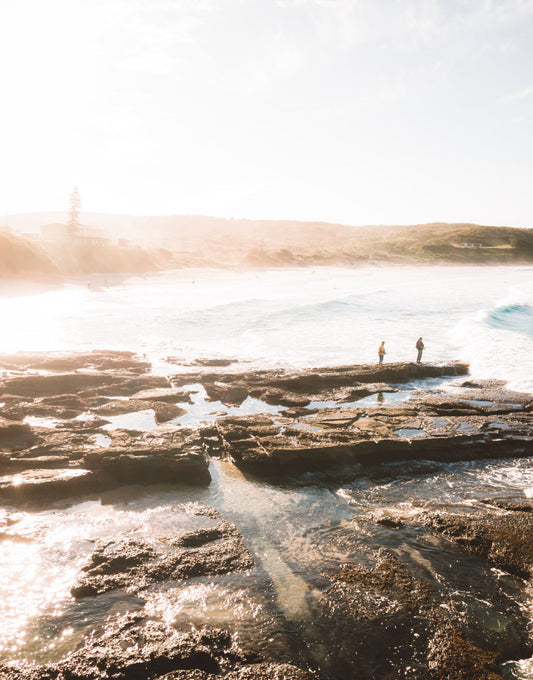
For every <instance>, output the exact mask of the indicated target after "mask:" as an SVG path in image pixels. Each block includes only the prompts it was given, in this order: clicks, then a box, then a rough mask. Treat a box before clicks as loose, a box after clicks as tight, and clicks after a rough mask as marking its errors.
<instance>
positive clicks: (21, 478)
mask: <svg viewBox="0 0 533 680" xmlns="http://www.w3.org/2000/svg"><path fill="white" fill-rule="evenodd" d="M98 487H100V480H99V479H98V478H97V477H96V476H95V475H94V474H92V473H91V472H90V471H89V470H81V469H76V470H73V469H69V468H67V469H42V468H40V469H36V470H31V469H30V470H22V471H20V472H18V473H15V474H11V475H4V476H2V477H0V496H1V497H2V500H3V501H4V502H6V503H9V504H13V503H14V504H18V503H26V502H42V501H52V500H58V499H62V498H68V497H70V496H76V495H83V494H86V493H89V492H90V491H92V490H94V489H95V488H98Z"/></svg>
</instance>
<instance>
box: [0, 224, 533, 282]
mask: <svg viewBox="0 0 533 680" xmlns="http://www.w3.org/2000/svg"><path fill="white" fill-rule="evenodd" d="M58 216H59V218H60V217H61V214H60V213H57V214H56V213H36V214H29V215H20V216H13V217H12V218H11V223H12V226H13V227H18V228H19V229H21V230H22V229H27V230H28V231H30V230H33V231H36V230H37V225H39V224H44V223H47V222H49V221H52V220H54V219H56V220H57V219H58ZM63 217H64V216H63ZM82 219H83V221H84V223H86V224H88V225H90V226H94V227H97V228H100V229H104V230H105V232H106V233H107V235H108V236H110V237H111V238H115V239H116V238H126V239H128V242H129V243H130V245H129V246H128V247H127V248H124V247H123V248H118V247H117V246H113V247H112V246H108V247H107V248H105V249H98V250H95V251H88V250H87V249H85V250H84V251H82V252H78V251H75V250H73V248H72V247H70V248H68V247H66V246H60V245H57V244H56V245H55V246H51V245H44V244H43V245H39V244H38V242H35V241H32V242H29V243H28V244H27V245H26V246H25V247H26V250H25V251H24V252H28V253H29V254H31V257H32V258H34V260H35V258H38V259H39V258H40V259H39V262H40V265H39V268H40V269H41V270H42V271H43V272H50V271H55V270H57V271H59V272H61V273H67V274H72V273H85V272H87V273H89V272H93V271H106V272H113V271H120V272H123V271H150V270H155V269H161V268H172V267H225V266H231V267H235V266H239V267H240V266H247V267H269V266H273V267H280V266H306V265H308V266H317V265H324V264H347V265H350V264H357V263H364V262H392V263H406V264H409V263H425V264H428V263H454V264H511V263H515V264H516V263H527V262H533V229H518V228H512V227H493V226H482V225H476V224H468V223H463V224H447V223H432V224H421V225H405V226H361V227H353V226H348V225H342V224H333V223H327V222H298V221H290V220H279V221H275V220H245V219H241V220H233V219H223V218H215V217H208V216H199V215H192V216H186V215H174V216H166V217H138V216H127V215H105V214H100V213H83V214H82ZM18 238H19V239H20V237H18ZM20 243H21V242H20V241H19V244H20ZM135 243H137V244H142V248H141V247H140V246H134V245H133V244H135ZM28 256H29V257H30V255H28ZM31 257H30V259H31ZM21 258H22V259H21ZM23 259H24V258H23V257H22V250H21V251H20V253H19V256H18V258H15V260H14V262H19V263H20V262H22V260H23ZM14 262H9V264H8V269H9V267H11V268H13V266H15V265H14ZM21 267H22V265H21ZM15 268H16V267H15ZM19 268H20V267H19ZM26 268H27V267H26ZM23 269H24V267H22V269H21V271H22V270H23ZM0 271H1V270H0Z"/></svg>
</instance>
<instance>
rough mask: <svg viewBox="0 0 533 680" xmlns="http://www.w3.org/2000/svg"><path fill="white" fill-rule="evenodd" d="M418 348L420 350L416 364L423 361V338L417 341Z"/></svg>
mask: <svg viewBox="0 0 533 680" xmlns="http://www.w3.org/2000/svg"><path fill="white" fill-rule="evenodd" d="M416 348H417V350H418V356H417V357H416V363H417V364H419V363H420V362H421V361H422V352H423V351H424V343H423V341H422V338H418V340H417V341H416Z"/></svg>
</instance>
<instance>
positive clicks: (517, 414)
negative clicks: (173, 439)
mask: <svg viewBox="0 0 533 680" xmlns="http://www.w3.org/2000/svg"><path fill="white" fill-rule="evenodd" d="M486 396H487V395H486V394H485V393H481V397H486ZM499 397H500V398H501V399H502V401H501V402H500V403H499V404H496V406H497V408H496V409H495V410H494V411H490V410H488V408H487V407H488V406H489V405H491V404H492V403H493V402H489V401H486V402H485V401H483V403H482V404H481V405H480V406H479V409H478V408H477V407H476V406H473V408H469V410H468V412H467V413H463V410H462V408H461V407H460V404H462V403H464V397H463V396H462V395H461V394H460V395H457V396H456V397H451V396H446V397H442V396H440V395H437V396H434V395H419V396H418V398H417V399H415V400H413V401H410V402H408V403H406V404H404V405H403V406H400V407H386V408H385V407H373V408H357V407H349V408H348V407H344V408H328V409H317V410H315V411H314V412H312V413H310V412H309V411H308V412H305V410H304V409H302V410H300V411H293V412H292V413H290V414H288V415H287V414H283V415H281V414H280V415H277V416H266V415H264V414H262V415H260V416H253V415H252V416H247V417H226V418H220V419H219V420H218V421H217V424H216V434H214V433H213V431H212V429H210V428H207V429H206V434H205V438H204V443H205V446H206V448H207V449H208V450H209V452H210V454H211V455H220V456H224V457H231V459H232V460H233V461H234V463H235V464H236V465H237V466H238V467H240V468H241V469H242V470H245V471H249V472H253V473H254V474H257V475H265V476H272V475H274V476H280V475H281V476H283V475H284V474H286V473H287V472H305V471H308V470H328V469H331V468H333V467H335V466H340V465H347V464H353V463H365V464H374V463H378V462H383V461H400V460H412V459H428V460H441V461H454V460H468V459H475V458H483V457H492V458H494V457H511V456H526V455H528V452H531V450H532V449H531V447H532V446H533V428H532V420H531V415H530V413H529V412H527V411H525V409H524V404H525V403H526V402H525V399H526V398H527V395H516V394H515V393H504V392H501V393H500V394H499ZM505 399H511V400H512V401H511V402H509V403H508V406H506V407H505V408H501V405H502V404H506V403H507V402H505V401H504V400H505ZM443 400H444V401H445V402H446V403H450V404H455V405H456V409H455V410H454V409H452V408H446V409H445V412H444V413H443V412H442V411H441V409H440V408H439V405H441V404H442V403H443ZM481 409H483V413H481Z"/></svg>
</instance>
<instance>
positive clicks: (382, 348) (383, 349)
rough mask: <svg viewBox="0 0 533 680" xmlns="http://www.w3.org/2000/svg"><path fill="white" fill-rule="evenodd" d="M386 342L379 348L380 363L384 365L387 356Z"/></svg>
mask: <svg viewBox="0 0 533 680" xmlns="http://www.w3.org/2000/svg"><path fill="white" fill-rule="evenodd" d="M385 354H386V352H385V340H383V341H382V343H381V345H380V346H379V348H378V357H379V363H380V364H382V363H383V357H384V356H385Z"/></svg>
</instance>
